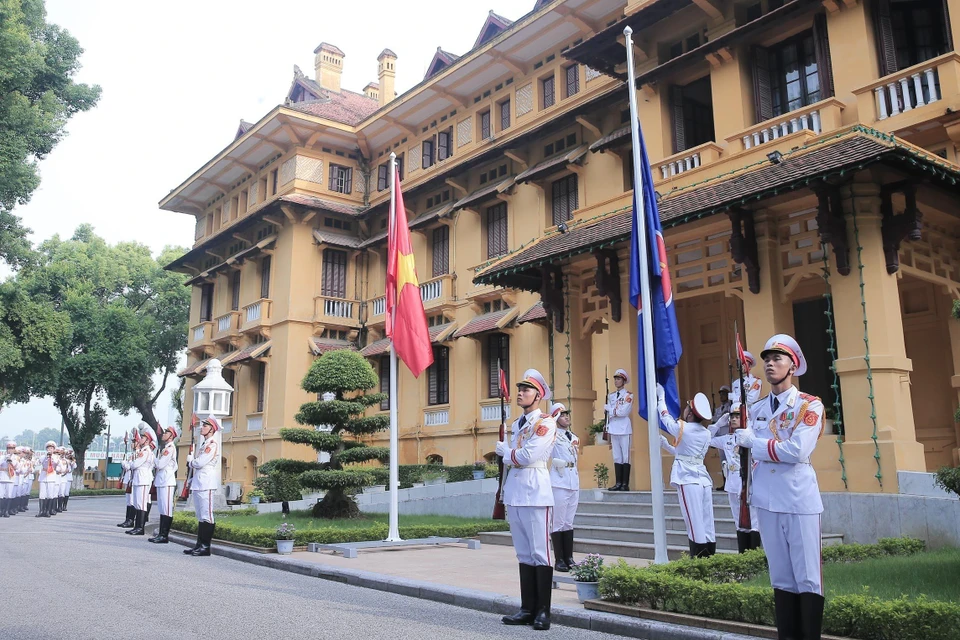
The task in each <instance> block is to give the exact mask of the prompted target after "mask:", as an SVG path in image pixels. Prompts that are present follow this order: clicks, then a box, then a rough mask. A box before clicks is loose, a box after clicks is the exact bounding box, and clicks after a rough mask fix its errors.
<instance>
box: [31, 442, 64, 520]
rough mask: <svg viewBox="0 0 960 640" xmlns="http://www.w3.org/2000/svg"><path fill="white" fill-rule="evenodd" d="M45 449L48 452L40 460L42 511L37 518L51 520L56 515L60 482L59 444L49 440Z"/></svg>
mask: <svg viewBox="0 0 960 640" xmlns="http://www.w3.org/2000/svg"><path fill="white" fill-rule="evenodd" d="M44 448H45V449H46V450H47V452H46V453H45V454H44V455H43V456H41V458H40V511H39V512H38V513H37V515H36V516H35V517H37V518H49V517H50V516H52V515H54V514H55V513H56V511H55V509H54V507H55V506H56V505H55V504H54V502H55V498H56V491H57V482H58V481H59V478H58V476H57V467H58V466H59V465H60V458H59V457H58V456H57V454H56V450H57V443H56V442H54V441H53V440H49V441H47V444H46V445H45V447H44Z"/></svg>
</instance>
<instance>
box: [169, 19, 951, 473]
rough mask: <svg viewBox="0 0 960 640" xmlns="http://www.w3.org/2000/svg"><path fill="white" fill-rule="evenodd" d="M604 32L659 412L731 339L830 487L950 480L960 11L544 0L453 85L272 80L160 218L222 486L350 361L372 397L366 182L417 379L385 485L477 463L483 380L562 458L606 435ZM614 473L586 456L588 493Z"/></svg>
mask: <svg viewBox="0 0 960 640" xmlns="http://www.w3.org/2000/svg"><path fill="white" fill-rule="evenodd" d="M627 25H629V26H631V27H632V28H633V31H634V39H635V42H636V43H637V47H636V49H635V51H634V52H633V55H634V59H635V62H636V65H637V73H638V78H637V86H636V91H637V96H638V100H639V117H640V121H641V123H642V126H643V132H644V135H645V138H646V146H647V149H648V152H649V155H650V161H651V164H652V167H653V172H654V183H655V188H656V190H657V193H658V194H659V196H660V214H661V219H662V221H663V225H664V236H665V240H666V244H667V250H668V257H669V262H670V264H669V269H670V274H671V279H672V283H673V289H674V295H675V299H676V305H677V316H678V320H679V322H680V325H681V336H682V340H683V347H684V355H683V359H682V361H681V363H680V367H679V371H678V379H679V381H680V391H681V396H682V397H684V398H687V397H691V396H692V395H693V394H694V393H695V392H697V391H704V392H707V393H713V392H714V391H715V390H719V388H720V386H721V385H723V384H728V383H729V382H730V379H731V377H732V369H731V362H732V357H731V354H732V352H733V351H734V344H733V336H734V329H733V328H734V324H735V323H736V324H737V325H738V326H739V327H740V328H741V329H740V331H741V334H742V335H743V336H744V338H745V345H744V346H745V348H747V349H750V350H752V351H753V352H754V353H758V352H759V351H760V349H761V348H762V346H763V344H764V342H765V341H766V339H767V338H768V337H769V336H770V335H772V334H774V333H778V332H787V333H792V334H794V335H795V336H796V337H797V339H798V340H799V341H800V343H801V345H803V347H804V350H805V353H806V354H807V355H808V357H809V360H810V371H809V373H808V374H807V375H805V376H803V377H802V378H801V379H800V387H801V389H803V390H804V391H808V392H810V393H814V394H816V395H819V396H821V397H823V399H824V403H825V405H826V406H827V409H828V417H830V418H831V421H832V426H830V428H829V429H828V430H827V431H825V433H824V435H823V437H822V439H821V442H820V444H819V446H818V447H817V450H816V456H815V459H814V464H815V465H816V467H817V470H818V472H819V476H820V482H821V487H822V488H823V490H825V491H844V490H849V491H858V492H896V491H897V487H898V479H897V472H898V471H926V470H933V469H936V468H938V467H940V466H942V465H945V464H956V463H957V462H958V451H960V449H958V447H960V431H958V428H957V424H956V422H955V420H954V412H955V410H956V408H957V406H958V393H960V391H958V389H960V321H958V320H955V319H953V318H952V317H951V313H952V308H953V304H954V303H955V302H956V301H957V300H958V299H960V273H958V272H957V265H958V260H960V245H958V234H960V220H958V215H957V211H958V207H957V205H958V196H957V190H956V183H957V179H958V178H960V165H958V149H960V114H958V113H957V111H958V109H960V56H958V55H957V53H956V51H955V50H954V38H955V37H957V35H958V34H960V0H823V1H821V0H816V1H814V0H760V1H759V2H758V1H756V0H744V1H742V2H741V1H738V0H553V1H552V2H549V1H546V0H539V1H538V2H536V5H535V6H534V7H533V8H532V10H531V12H530V13H528V14H526V15H524V16H522V17H520V18H519V19H517V20H516V21H515V22H511V21H510V20H509V19H507V18H504V17H502V16H498V15H496V14H493V13H491V14H490V15H489V16H488V18H487V20H486V22H485V23H484V24H483V26H482V29H481V31H480V33H479V36H478V38H477V41H476V43H475V45H474V47H473V48H472V49H471V50H470V51H469V52H467V53H465V54H464V55H462V56H457V55H454V54H451V53H449V52H446V51H443V50H442V49H438V50H437V54H436V56H435V57H434V59H433V61H432V62H431V64H430V66H429V69H428V71H427V74H426V76H425V77H424V79H423V81H422V82H421V83H419V84H418V85H416V86H415V87H413V88H412V89H410V90H408V91H406V92H405V93H403V94H401V95H399V96H398V95H396V91H395V87H394V77H395V72H396V65H397V64H398V59H397V56H396V54H394V53H393V52H392V51H390V50H389V49H387V50H384V52H383V53H382V54H381V55H380V57H379V59H378V82H377V83H370V84H368V85H367V87H365V88H364V91H363V92H362V93H354V92H350V91H348V90H346V89H343V88H342V87H341V86H340V77H341V73H342V69H343V64H344V59H345V54H344V52H343V51H341V50H340V49H338V48H337V47H335V46H332V45H329V44H321V45H320V46H319V47H318V48H317V49H316V51H315V53H316V69H315V74H314V77H313V78H309V77H307V76H306V75H304V74H303V73H302V72H301V71H300V70H299V69H295V72H294V78H293V81H292V83H291V88H290V91H289V92H288V95H287V97H286V99H285V101H284V103H283V104H282V105H280V106H278V107H276V108H275V109H273V110H272V111H271V112H270V113H268V114H267V115H266V116H264V117H263V118H262V119H260V120H259V121H258V122H256V123H254V124H250V123H247V122H242V123H241V125H240V128H239V129H238V131H237V136H236V139H235V140H234V141H233V142H232V143H231V144H230V145H228V146H227V147H226V148H225V149H224V150H223V151H221V152H220V153H218V154H217V155H216V156H214V157H213V158H212V159H211V160H210V161H209V162H208V163H207V164H206V165H204V166H203V167H201V168H199V169H198V170H197V171H196V172H195V173H194V174H193V175H192V176H191V177H190V178H189V179H187V180H186V181H185V182H184V183H182V184H181V185H180V186H179V187H177V188H176V189H174V190H173V191H172V192H171V193H170V194H169V195H168V196H166V197H165V198H164V199H163V200H162V201H161V207H162V208H164V209H167V210H173V211H179V212H182V213H184V214H186V215H191V216H194V217H195V218H196V221H197V226H196V235H195V244H194V246H193V248H192V250H191V251H190V252H189V253H187V254H186V255H185V256H184V257H183V258H181V259H179V260H177V261H176V262H175V263H173V264H171V265H170V266H169V268H171V269H176V270H179V271H183V272H185V273H189V274H190V276H191V279H190V280H189V282H188V285H189V286H191V287H192V288H193V303H192V305H191V329H190V335H189V346H188V349H189V361H188V366H187V368H186V369H185V370H183V371H181V372H180V373H181V375H182V376H185V377H187V379H188V385H187V391H188V393H187V394H186V398H187V403H186V407H185V412H186V413H187V414H189V413H190V411H191V409H192V407H191V406H190V398H191V395H192V394H190V393H189V390H190V387H191V386H192V384H193V382H195V381H196V380H198V379H199V377H201V376H202V374H203V370H204V367H205V365H206V363H207V362H208V361H209V359H210V358H212V357H217V358H219V359H220V360H221V361H222V362H223V363H224V365H225V373H226V375H227V379H228V381H230V382H231V383H232V384H233V385H234V387H235V388H236V393H235V395H234V399H233V407H232V416H231V417H230V418H228V419H227V420H225V421H224V431H225V433H224V459H223V466H224V479H225V481H232V482H239V483H243V484H245V485H249V484H250V483H252V481H253V479H254V477H256V473H257V467H258V466H259V464H261V463H262V462H264V461H266V460H270V459H273V458H276V457H292V458H308V457H310V456H312V455H313V452H312V450H310V449H308V448H306V447H302V446H299V445H292V444H289V443H285V442H282V441H281V440H280V439H279V435H278V431H279V429H281V428H283V427H290V426H296V422H295V420H294V415H295V414H296V412H297V409H298V407H299V406H300V405H301V404H302V403H303V402H306V401H309V400H312V399H314V398H311V397H310V396H309V395H308V394H307V393H306V392H304V391H303V390H302V389H301V388H300V386H299V383H300V380H301V378H302V377H303V375H304V373H305V372H306V371H307V369H308V367H309V366H310V364H311V363H312V362H313V361H314V359H315V358H317V357H318V356H320V355H322V354H323V353H324V352H326V351H328V350H332V349H356V350H358V351H360V353H362V354H363V355H365V356H366V357H368V358H369V359H370V362H371V364H372V365H373V366H374V368H375V370H377V371H379V372H380V378H381V387H382V389H383V390H384V391H385V390H386V389H387V388H388V386H389V385H388V383H389V380H388V376H389V367H388V365H387V362H386V358H387V343H386V341H385V340H384V339H383V338H384V336H383V323H384V315H383V314H384V298H383V291H384V274H385V267H386V215H387V205H388V200H389V189H388V186H389V185H388V180H387V168H386V167H387V163H388V160H389V154H390V153H395V154H397V158H398V162H399V163H400V166H401V172H402V182H403V189H404V196H405V200H406V205H407V210H408V217H409V219H410V227H411V229H412V231H413V232H414V233H413V234H412V237H413V244H414V250H415V253H416V257H417V270H418V274H419V277H420V281H421V297H422V299H423V301H424V306H425V309H426V312H427V316H428V322H429V325H430V335H431V339H432V340H433V343H434V347H433V348H434V358H435V363H434V365H433V366H432V367H431V368H430V369H429V370H428V371H427V372H425V373H424V375H422V376H421V378H420V379H419V380H418V379H414V378H413V377H412V376H411V375H410V374H409V372H406V371H405V370H404V369H403V368H402V367H401V373H400V380H399V381H398V384H399V393H400V396H401V402H400V456H401V463H415V462H427V461H442V462H444V463H446V464H463V463H468V462H472V461H474V460H479V459H482V458H485V457H486V458H489V457H491V456H492V452H493V449H494V444H495V441H496V438H497V430H498V425H499V413H500V412H499V401H498V399H497V397H496V395H497V391H496V387H497V384H496V371H497V363H498V362H500V363H503V365H504V368H505V369H506V370H507V371H508V374H509V378H510V381H511V383H512V382H513V380H515V379H516V377H517V376H518V375H520V374H521V373H522V371H523V370H524V369H526V368H527V367H537V368H539V369H540V370H541V371H543V372H544V373H545V375H546V376H547V377H548V380H549V381H550V382H551V384H552V386H553V388H554V390H555V395H556V396H557V398H558V399H559V400H560V401H562V402H566V403H567V404H568V406H570V407H572V410H573V419H574V429H575V430H577V431H579V432H580V433H581V434H583V432H584V429H585V427H586V426H587V425H589V424H590V423H592V422H594V421H595V420H598V419H601V418H602V415H603V408H602V405H603V398H604V389H605V376H606V375H608V373H607V372H612V371H613V370H614V369H616V368H618V367H623V368H624V369H626V370H627V371H628V372H631V374H632V378H633V379H635V378H636V375H635V374H636V370H637V358H636V353H637V321H636V313H634V312H633V310H632V308H631V307H630V306H629V290H628V289H629V282H628V280H629V278H628V276H627V273H628V268H627V265H628V264H629V263H628V260H629V247H628V244H629V233H630V215H631V214H630V204H631V197H632V195H631V194H632V173H633V170H632V161H631V149H630V135H629V120H630V119H629V115H628V107H627V93H626V92H627V86H626V83H625V67H626V55H627V53H626V50H625V49H624V46H623V37H622V32H623V28H624V27H625V26H627ZM371 66H372V64H371ZM383 409H386V406H384V407H383ZM634 432H635V434H636V436H635V441H634V443H633V458H634V460H633V461H634V463H635V465H634V475H633V478H632V486H633V487H639V488H646V487H648V486H649V473H648V470H649V463H648V453H647V446H646V442H647V440H646V436H645V434H646V424H645V423H644V422H643V421H642V420H640V419H639V418H638V417H636V416H635V417H634ZM386 439H387V434H385V433H384V434H379V435H378V436H376V437H374V438H372V442H375V443H378V444H383V443H385V442H386ZM584 439H586V438H584ZM609 455H610V454H609V450H608V449H607V447H605V446H596V445H590V446H586V447H585V448H584V452H583V455H582V457H581V464H582V469H581V478H582V479H583V481H584V486H591V483H592V469H593V465H594V464H595V463H596V462H601V461H603V462H606V463H607V464H609V463H610V460H609ZM709 466H710V468H711V470H712V471H713V472H715V473H717V474H719V464H718V462H717V460H716V459H710V460H709ZM664 469H665V473H668V471H667V470H668V469H669V465H668V464H665V465H664ZM718 482H719V480H718Z"/></svg>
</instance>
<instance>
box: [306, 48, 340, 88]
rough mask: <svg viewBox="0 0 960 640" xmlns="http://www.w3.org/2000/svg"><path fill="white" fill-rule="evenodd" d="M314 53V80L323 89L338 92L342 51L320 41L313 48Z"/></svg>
mask: <svg viewBox="0 0 960 640" xmlns="http://www.w3.org/2000/svg"><path fill="white" fill-rule="evenodd" d="M313 53H315V54H316V58H315V59H314V68H315V69H316V80H317V84H319V85H320V86H321V87H323V88H324V89H328V90H330V91H336V92H337V93H340V77H341V76H342V75H343V58H344V55H345V54H344V53H343V51H341V50H340V49H339V48H337V47H335V46H333V45H332V44H327V43H326V42H321V43H320V46H318V47H317V48H316V49H314V50H313Z"/></svg>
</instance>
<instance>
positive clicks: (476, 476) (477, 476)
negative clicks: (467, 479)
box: [473, 471, 487, 480]
mask: <svg viewBox="0 0 960 640" xmlns="http://www.w3.org/2000/svg"><path fill="white" fill-rule="evenodd" d="M486 474H487V472H486V471H474V472H473V479H474V480H483V478H484V476H485V475H486Z"/></svg>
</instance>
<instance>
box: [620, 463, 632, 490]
mask: <svg viewBox="0 0 960 640" xmlns="http://www.w3.org/2000/svg"><path fill="white" fill-rule="evenodd" d="M620 472H621V473H622V474H623V484H621V485H620V491H630V465H629V464H627V463H623V464H622V465H620Z"/></svg>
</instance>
